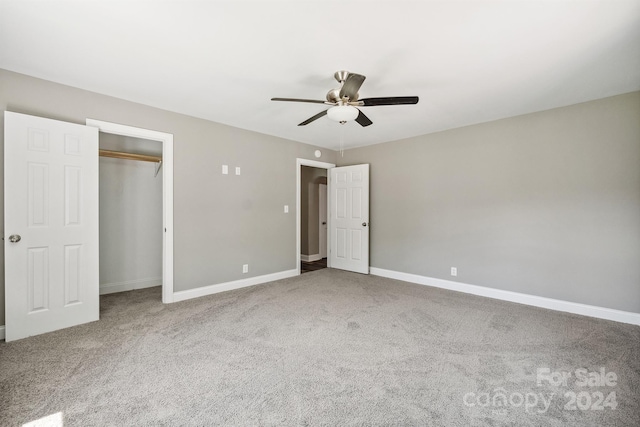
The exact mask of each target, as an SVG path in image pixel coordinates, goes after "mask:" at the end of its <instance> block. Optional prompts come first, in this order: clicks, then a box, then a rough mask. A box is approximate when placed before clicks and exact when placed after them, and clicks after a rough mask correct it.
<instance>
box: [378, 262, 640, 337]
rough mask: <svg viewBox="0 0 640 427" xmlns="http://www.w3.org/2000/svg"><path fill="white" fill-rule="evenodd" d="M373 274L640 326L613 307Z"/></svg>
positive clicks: (637, 316) (638, 317) (638, 316)
mask: <svg viewBox="0 0 640 427" xmlns="http://www.w3.org/2000/svg"><path fill="white" fill-rule="evenodd" d="M370 272H371V274H373V275H375V276H380V277H387V278H390V279H397V280H402V281H404V282H411V283H417V284H419V285H426V286H433V287H435V288H442V289H449V290H451V291H458V292H464V293H467V294H473V295H480V296H483V297H489V298H495V299H499V300H503V301H510V302H517V303H519V304H526V305H532V306H535V307H542V308H548V309H551V310H557V311H564V312H567V313H573V314H581V315H583V316H590V317H597V318H600V319H607V320H613V321H615V322H621V323H630V324H632V325H640V313H632V312H630V311H622V310H614V309H611V308H605V307H598V306H595V305H587V304H580V303H577V302H571V301H563V300H558V299H553V298H545V297H539V296H535V295H528V294H521V293H518V292H511V291H505V290H502V289H493V288H486V287H484V286H477V285H469V284H467V283H460V282H452V281H450V280H443V279H436V278H433V277H427V276H419V275H417V274H410V273H402V272H399V271H392V270H385V269H382V268H376V267H371V270H370Z"/></svg>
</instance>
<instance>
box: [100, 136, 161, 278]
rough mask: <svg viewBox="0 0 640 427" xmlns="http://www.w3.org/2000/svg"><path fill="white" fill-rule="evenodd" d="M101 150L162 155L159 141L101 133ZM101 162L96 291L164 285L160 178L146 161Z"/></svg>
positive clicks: (153, 166)
mask: <svg viewBox="0 0 640 427" xmlns="http://www.w3.org/2000/svg"><path fill="white" fill-rule="evenodd" d="M149 146H152V147H151V148H149ZM100 148H102V149H107V150H115V151H125V152H131V153H140V154H154V155H162V143H161V142H159V141H148V140H138V139H137V138H128V137H124V136H120V135H111V134H105V133H100ZM99 163H100V286H101V287H103V285H107V286H108V285H111V284H118V283H130V282H140V281H146V282H147V283H149V282H150V283H157V284H158V285H160V284H162V234H163V233H162V173H158V175H157V176H156V175H155V169H156V164H155V163H150V162H141V161H134V160H124V159H113V158H109V157H100V162H99Z"/></svg>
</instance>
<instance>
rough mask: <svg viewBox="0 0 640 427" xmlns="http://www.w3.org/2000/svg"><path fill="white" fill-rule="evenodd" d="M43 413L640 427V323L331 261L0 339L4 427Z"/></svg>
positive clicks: (149, 419) (137, 297)
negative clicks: (345, 268)
mask: <svg viewBox="0 0 640 427" xmlns="http://www.w3.org/2000/svg"><path fill="white" fill-rule="evenodd" d="M541 369H542V371H539V370H541ZM544 369H547V370H544ZM581 369H584V370H585V371H584V372H586V373H587V377H588V375H589V373H591V379H592V382H591V383H590V384H585V385H581V384H582V381H581V373H582V372H583V371H579V370H581ZM601 369H604V371H605V373H607V374H606V375H605V378H601V376H600V372H601ZM577 370H578V377H576V371H577ZM539 372H540V374H539ZM563 372H565V377H566V375H567V374H566V373H568V374H570V375H571V376H570V377H568V378H567V381H566V382H565V383H563V382H562V381H561V379H562V375H563V374H562V373H563ZM613 374H615V376H616V380H615V381H613V379H612V378H613V377H612V375H613ZM596 376H597V377H598V378H596ZM538 380H539V381H538ZM555 380H559V381H557V382H555V383H554V381H555ZM614 383H615V384H614ZM554 384H555V385H554ZM612 393H613V395H612ZM572 396H575V397H576V401H575V402H573V403H572ZM611 396H615V399H613V398H612V397H611ZM534 397H535V399H534ZM607 397H609V399H608V400H607V399H606V398H607ZM547 402H548V404H547ZM534 403H535V405H534ZM614 403H615V404H616V405H614ZM614 406H615V408H613V407H614ZM600 407H602V409H600ZM573 408H575V409H573ZM46 416H53V417H54V419H55V417H59V418H61V419H63V422H64V425H65V426H109V425H114V426H115V425H118V426H122V425H136V426H138V425H181V426H182V425H237V426H247V425H437V426H441V425H444V426H469V425H523V426H541V425H548V426H567V425H569V426H639V425H640V327H637V326H631V325H625V324H619V323H615V322H609V321H603V320H597V319H592V318H588V317H581V316H577V315H569V314H563V313H558V312H553V311H547V310H543V309H538V308H533V307H528V306H522V305H518V304H512V303H505V302H501V301H496V300H491V299H487V298H481V297H476V296H470V295H465V294H460V293H456V292H450V291H445V290H440V289H433V288H429V287H424V286H419V285H413V284H408V283H404V282H399V281H394V280H389V279H383V278H379V277H375V276H363V275H358V274H351V273H346V272H340V271H337V270H331V269H325V270H321V271H316V272H311V273H307V274H304V275H302V276H299V277H295V278H291V279H286V280H281V281H277V282H273V283H271V284H267V285H260V286H255V287H252V288H245V289H241V290H237V291H231V292H226V293H222V294H217V295H212V296H209V297H203V298H199V299H196V300H190V301H186V302H182V303H175V304H170V305H163V304H162V303H161V302H160V289H159V288H152V289H146V290H141V291H134V292H126V293H121V294H112V295H107V296H103V297H101V320H100V321H99V322H94V323H92V324H88V325H83V326H79V327H75V328H69V329H66V330H62V331H58V332H53V333H50V334H46V335H42V336H38V337H33V338H28V339H24V340H21V341H17V342H13V343H4V342H3V343H0V424H1V425H2V426H19V425H22V424H23V423H26V422H30V421H34V420H37V419H40V418H43V417H46Z"/></svg>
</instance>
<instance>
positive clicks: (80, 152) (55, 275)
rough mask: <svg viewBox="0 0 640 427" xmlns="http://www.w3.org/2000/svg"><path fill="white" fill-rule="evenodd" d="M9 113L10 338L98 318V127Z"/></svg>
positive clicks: (7, 258)
mask: <svg viewBox="0 0 640 427" xmlns="http://www.w3.org/2000/svg"><path fill="white" fill-rule="evenodd" d="M4 120H5V140H4V141H5V181H4V183H5V278H6V283H5V295H6V308H7V310H6V340H7V341H11V340H15V339H19V338H24V337H28V336H31V335H37V334H41V333H44V332H50V331H54V330H57V329H61V328H66V327H69V326H74V325H78V324H82V323H86V322H90V321H94V320H98V317H99V288H98V287H99V276H98V275H99V269H98V262H99V258H98V233H99V231H98V130H97V129H96V128H91V127H87V126H81V125H76V124H72V123H66V122H60V121H56V120H50V119H44V118H40V117H33V116H28V115H24V114H17V113H12V112H5V115H4ZM10 235H12V236H14V238H13V239H9V238H8V237H9V236H10ZM15 236H20V237H19V241H16V239H17V238H16V237H15ZM11 240H13V241H11Z"/></svg>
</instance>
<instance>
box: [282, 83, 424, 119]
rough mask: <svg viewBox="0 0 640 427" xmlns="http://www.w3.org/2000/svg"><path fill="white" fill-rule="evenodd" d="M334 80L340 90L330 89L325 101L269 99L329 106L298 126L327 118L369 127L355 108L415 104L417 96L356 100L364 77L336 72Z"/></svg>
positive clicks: (365, 117) (363, 116)
mask: <svg viewBox="0 0 640 427" xmlns="http://www.w3.org/2000/svg"><path fill="white" fill-rule="evenodd" d="M333 76H334V77H335V79H336V80H337V81H338V83H340V88H338V89H331V90H330V91H329V92H328V93H327V100H326V101H320V100H315V99H297V98H271V100H272V101H288V102H311V103H314V104H326V105H331V108H329V109H327V110H324V111H321V112H320V113H318V114H316V115H315V116H313V117H310V118H308V119H307V120H305V121H304V122H302V123H300V124H299V125H298V126H305V125H308V124H309V123H311V122H313V121H315V120H318V119H319V118H321V117H324V116H328V117H329V118H330V119H332V120H335V121H336V122H339V123H342V124H344V123H346V122H348V121H351V120H355V121H356V122H358V124H360V126H362V127H364V126H369V125H370V124H372V123H373V122H372V121H371V120H369V118H368V117H367V116H365V115H364V113H363V112H362V111H360V110H359V109H358V108H356V107H375V106H377V105H409V104H417V103H418V97H417V96H390V97H384V98H363V99H359V98H358V95H359V94H358V90H360V86H362V83H364V79H366V77H365V76H363V75H360V74H356V73H350V72H348V71H337V72H336V73H335V74H334V75H333Z"/></svg>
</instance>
